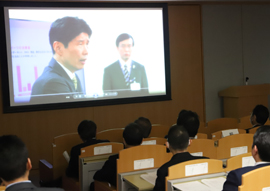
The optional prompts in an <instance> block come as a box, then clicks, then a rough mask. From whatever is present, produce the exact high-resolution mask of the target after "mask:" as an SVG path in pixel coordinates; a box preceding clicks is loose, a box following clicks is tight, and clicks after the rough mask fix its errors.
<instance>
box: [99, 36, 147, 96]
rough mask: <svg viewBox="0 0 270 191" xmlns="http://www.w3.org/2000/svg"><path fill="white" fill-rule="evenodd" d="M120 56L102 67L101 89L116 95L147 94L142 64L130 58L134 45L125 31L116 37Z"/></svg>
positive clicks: (145, 77)
mask: <svg viewBox="0 0 270 191" xmlns="http://www.w3.org/2000/svg"><path fill="white" fill-rule="evenodd" d="M116 47H117V50H118V52H119V55H120V58H119V60H117V61H116V62H114V63H113V64H111V65H109V66H108V67H106V68H105V69H104V74H103V91H104V93H105V95H106V93H108V94H110V93H113V92H117V94H118V96H137V95H148V93H149V92H148V81H147V76H146V72H145V68H144V66H143V65H141V64H139V63H138V62H135V61H134V60H132V59H131V54H132V49H133V47H134V40H133V37H132V36H131V35H129V34H127V33H123V34H120V35H119V36H118V37H117V39H116Z"/></svg>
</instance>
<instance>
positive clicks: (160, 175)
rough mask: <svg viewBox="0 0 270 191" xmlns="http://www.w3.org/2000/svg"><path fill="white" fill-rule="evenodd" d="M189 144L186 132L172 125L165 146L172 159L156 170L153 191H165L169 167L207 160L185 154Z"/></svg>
mask: <svg viewBox="0 0 270 191" xmlns="http://www.w3.org/2000/svg"><path fill="white" fill-rule="evenodd" d="M189 142H190V141H189V135H188V132H187V130H186V129H185V128H184V127H183V126H178V125H173V126H172V127H171V128H170V130H169V133H168V142H166V146H167V147H168V148H169V149H170V151H171V152H172V154H173V157H172V158H171V160H170V161H169V162H167V163H165V164H164V165H162V166H161V167H160V168H159V169H158V171H157V179H156V184H155V187H154V191H165V177H166V176H168V168H169V167H170V166H173V165H175V164H178V163H181V162H185V161H189V160H194V159H205V158H207V157H199V156H192V155H191V154H190V153H189V152H187V147H188V146H189Z"/></svg>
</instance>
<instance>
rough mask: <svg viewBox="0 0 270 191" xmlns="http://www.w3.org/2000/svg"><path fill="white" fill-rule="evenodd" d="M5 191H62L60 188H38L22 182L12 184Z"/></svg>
mask: <svg viewBox="0 0 270 191" xmlns="http://www.w3.org/2000/svg"><path fill="white" fill-rule="evenodd" d="M6 191H64V190H63V189H62V188H38V187H36V186H35V185H34V184H32V183H30V182H29V183H28V182H22V183H18V184H14V185H12V186H10V187H8V188H7V189H6Z"/></svg>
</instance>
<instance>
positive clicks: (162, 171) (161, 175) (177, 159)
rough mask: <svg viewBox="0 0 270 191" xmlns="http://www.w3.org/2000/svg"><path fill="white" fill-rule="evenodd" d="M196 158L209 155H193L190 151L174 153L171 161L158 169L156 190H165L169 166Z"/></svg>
mask: <svg viewBox="0 0 270 191" xmlns="http://www.w3.org/2000/svg"><path fill="white" fill-rule="evenodd" d="M194 159H207V157H199V156H192V155H191V154H190V153H189V152H184V153H178V154H175V155H173V157H172V158H171V160H170V161H169V162H167V163H165V164H164V165H162V166H161V167H160V168H159V169H158V171H157V179H156V184H155V187H154V191H165V185H166V184H165V177H166V176H168V168H169V167H170V166H173V165H175V164H178V163H181V162H186V161H189V160H194Z"/></svg>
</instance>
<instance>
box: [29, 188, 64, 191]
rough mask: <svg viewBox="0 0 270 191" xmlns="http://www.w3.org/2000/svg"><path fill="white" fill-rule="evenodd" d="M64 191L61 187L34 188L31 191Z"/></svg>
mask: <svg viewBox="0 0 270 191" xmlns="http://www.w3.org/2000/svg"><path fill="white" fill-rule="evenodd" d="M35 190H36V191H64V190H63V189H62V188H36V189H34V190H33V191H35Z"/></svg>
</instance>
